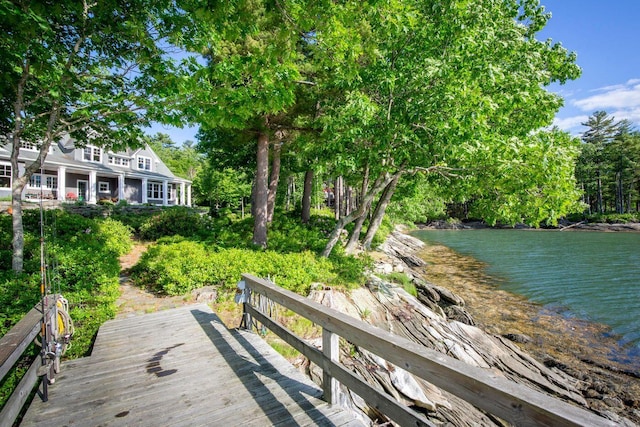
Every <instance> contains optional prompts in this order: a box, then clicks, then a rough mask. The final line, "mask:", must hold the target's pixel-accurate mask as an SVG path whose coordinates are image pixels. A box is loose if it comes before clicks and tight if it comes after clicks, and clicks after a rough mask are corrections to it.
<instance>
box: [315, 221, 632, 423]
mask: <svg viewBox="0 0 640 427" xmlns="http://www.w3.org/2000/svg"><path fill="white" fill-rule="evenodd" d="M423 246H424V243H423V242H422V241H420V240H418V239H416V238H413V237H411V236H408V235H406V234H403V233H402V232H400V231H395V232H393V233H392V234H391V235H390V236H389V237H388V238H387V240H386V241H385V243H384V244H383V245H382V246H381V247H380V248H379V250H380V253H376V254H375V259H376V262H375V268H374V271H373V272H372V273H371V275H370V277H369V280H368V283H367V286H366V287H363V288H360V289H357V290H355V291H353V292H351V293H350V294H348V295H347V294H344V293H342V292H338V291H334V290H332V289H327V288H324V289H317V290H313V291H312V292H311V295H310V298H312V299H313V300H315V301H317V302H319V303H321V304H323V305H326V306H328V307H331V308H334V309H336V310H339V311H341V312H344V313H347V314H349V315H351V316H353V317H356V318H359V319H362V320H364V321H367V322H369V323H370V324H372V325H375V326H377V327H380V328H382V329H385V330H387V331H390V332H392V333H395V334H397V335H401V336H403V337H405V338H408V339H410V340H413V341H415V342H418V343H421V344H423V345H424V346H426V347H428V348H431V349H434V350H437V351H439V352H442V353H443V354H447V355H449V356H452V357H454V358H456V359H458V360H461V361H464V362H466V363H468V364H470V365H473V366H477V367H481V368H485V369H490V370H492V371H493V372H500V373H501V375H503V376H504V377H506V378H508V379H510V380H512V381H515V382H518V383H520V384H524V385H527V386H528V387H531V388H533V389H535V390H538V391H540V392H543V393H546V394H549V395H551V396H554V397H557V398H558V399H562V400H564V401H567V402H570V403H572V404H574V405H577V406H581V407H583V408H585V409H587V410H591V411H593V412H595V413H597V414H598V415H600V416H602V417H604V418H607V419H610V420H613V421H615V422H616V423H618V424H620V425H621V426H636V425H637V424H635V423H634V422H633V421H631V420H630V419H628V418H625V417H624V416H623V415H621V412H622V411H620V405H621V402H620V401H619V399H616V398H611V399H610V400H611V402H610V403H611V404H610V405H607V402H604V400H602V401H601V402H604V404H605V405H604V406H601V407H599V408H591V407H589V404H588V401H587V399H585V397H584V396H583V392H582V391H581V390H582V389H583V388H584V387H581V383H582V382H583V381H582V380H579V379H577V378H575V377H573V376H571V375H569V374H567V373H566V372H564V371H563V370H562V369H559V368H558V367H556V366H547V365H545V364H543V363H541V362H539V361H537V360H535V359H534V358H533V357H532V356H530V355H529V354H527V353H526V352H524V351H523V350H521V349H520V348H519V347H518V346H517V345H516V344H515V343H514V342H517V341H518V340H526V339H527V338H528V337H526V336H517V337H516V336H513V337H509V336H507V337H503V336H497V335H492V334H488V333H486V332H484V331H483V330H481V329H479V328H478V327H476V326H474V321H473V318H472V317H471V316H470V315H469V313H468V312H467V311H466V310H465V302H464V299H463V298H461V297H460V296H458V295H455V294H453V293H452V292H450V291H448V290H447V289H444V288H442V287H439V286H435V285H433V284H430V283H429V282H428V281H427V280H425V278H424V277H422V275H421V274H420V273H419V272H418V270H417V268H420V267H424V266H425V261H423V260H422V259H421V258H419V257H418V256H417V255H416V254H417V253H418V252H419V251H420V250H421V249H422V248H423ZM392 272H403V273H404V274H406V275H407V276H409V277H410V278H411V280H412V282H413V284H414V285H415V287H416V290H417V294H418V296H417V297H414V296H412V295H410V294H409V293H407V291H405V289H404V288H402V287H400V286H398V285H395V284H392V283H389V282H388V281H385V280H384V279H382V277H384V275H386V274H390V273H392ZM317 345H318V346H321V343H318V344H317ZM340 357H341V360H342V361H343V363H345V364H346V365H347V366H350V367H351V369H352V370H353V371H355V372H357V373H358V374H359V375H361V376H362V377H363V378H365V379H366V380H367V381H368V382H369V383H371V384H373V385H375V386H377V387H379V388H380V389H381V390H385V391H387V392H388V393H390V394H391V395H393V396H394V397H395V398H396V399H397V400H398V401H401V402H404V403H405V404H407V405H409V406H411V407H413V408H414V409H416V410H418V411H421V412H422V413H424V414H425V416H426V417H427V419H428V420H429V421H430V422H432V423H434V424H435V425H454V426H478V425H484V426H491V425H500V426H503V425H506V424H505V422H504V421H503V420H499V419H497V418H496V417H493V416H491V415H489V414H486V413H485V412H483V411H480V410H479V409H477V408H475V407H473V406H472V405H470V404H469V403H467V402H465V401H463V400H461V399H460V398H458V397H456V396H454V395H452V394H450V393H448V392H446V391H444V390H442V389H440V388H438V387H436V386H435V385H433V384H431V383H429V382H428V381H425V380H423V379H420V378H417V377H414V376H413V375H411V374H410V373H408V372H406V371H404V370H403V369H401V368H399V367H397V366H393V365H391V364H390V363H388V362H387V361H385V360H383V359H381V358H380V357H378V356H376V355H374V354H371V353H369V352H367V351H366V350H364V349H355V351H354V349H351V351H349V352H347V351H346V350H344V349H343V351H342V354H341V356H340ZM306 368H307V370H308V373H309V374H310V375H311V377H312V378H314V380H316V381H321V378H322V373H321V371H320V370H319V368H317V367H315V366H313V365H312V366H308V365H307V366H306ZM341 404H342V405H343V406H347V407H349V408H351V409H352V410H353V411H354V412H355V413H358V414H359V415H360V417H361V419H363V420H367V421H370V422H371V423H372V424H373V425H387V424H385V423H389V420H388V419H387V418H386V417H385V416H384V415H382V414H380V413H379V412H378V411H377V410H375V409H374V408H372V407H369V406H368V405H367V403H366V402H364V401H363V400H362V399H361V398H359V397H358V396H357V395H355V394H353V393H350V392H349V391H347V390H343V393H342V394H341ZM622 405H623V404H622ZM639 415H640V414H639Z"/></svg>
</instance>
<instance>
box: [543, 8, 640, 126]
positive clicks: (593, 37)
mask: <svg viewBox="0 0 640 427" xmlns="http://www.w3.org/2000/svg"><path fill="white" fill-rule="evenodd" d="M540 3H541V4H543V5H544V6H545V9H546V10H547V11H548V12H551V19H550V20H549V22H548V23H547V25H546V27H545V28H544V29H543V30H542V31H541V32H540V33H539V36H538V39H540V40H546V39H547V38H550V39H551V40H552V41H554V42H560V43H562V45H563V46H564V47H565V48H566V49H568V50H570V51H573V52H576V54H577V55H578V59H577V61H576V62H577V64H578V65H579V66H580V67H581V68H582V76H581V77H580V78H578V79H577V80H574V81H569V82H567V83H566V84H564V85H562V86H560V85H553V86H551V87H550V89H551V90H552V91H553V92H556V93H558V94H560V95H561V96H562V97H563V98H564V100H565V104H564V107H563V108H562V109H560V111H559V112H558V114H557V115H556V119H555V121H554V124H555V125H557V126H558V127H560V128H561V129H564V130H566V131H568V132H570V133H572V134H573V135H580V133H581V132H584V131H585V130H586V128H585V127H584V126H582V125H581V123H583V122H585V121H586V120H587V119H588V117H589V116H590V115H592V114H593V113H594V112H595V111H599V110H600V111H606V112H607V113H608V114H609V115H610V116H613V117H615V119H616V120H622V119H628V120H630V121H631V122H632V123H633V124H634V125H635V128H636V129H638V128H640V24H639V23H638V19H640V0H611V1H608V2H604V1H602V0H541V1H540Z"/></svg>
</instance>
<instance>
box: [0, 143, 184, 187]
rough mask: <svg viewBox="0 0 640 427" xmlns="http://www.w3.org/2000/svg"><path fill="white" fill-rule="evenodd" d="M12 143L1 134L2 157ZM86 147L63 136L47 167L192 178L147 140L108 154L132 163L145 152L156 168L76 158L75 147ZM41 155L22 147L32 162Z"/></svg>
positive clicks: (23, 154) (7, 156)
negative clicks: (177, 169) (179, 172)
mask: <svg viewBox="0 0 640 427" xmlns="http://www.w3.org/2000/svg"><path fill="white" fill-rule="evenodd" d="M3 142H4V143H3ZM11 147H12V143H11V142H9V140H8V139H7V138H6V137H3V138H0V160H5V159H6V160H9V159H10V158H11ZM81 149H82V148H76V147H75V145H74V141H73V139H71V138H68V137H67V138H63V139H62V140H60V141H58V142H57V143H54V144H52V145H51V149H50V150H49V153H48V154H47V157H46V158H45V162H44V166H45V168H46V167H53V166H56V167H59V166H64V167H66V168H67V169H69V170H77V171H78V172H89V171H91V170H95V171H96V172H97V173H98V174H103V175H121V174H124V175H125V177H135V178H147V179H156V180H163V179H170V180H171V181H174V182H185V183H190V182H191V181H190V180H187V179H184V178H179V177H177V176H175V175H174V174H173V172H171V170H170V169H169V168H168V167H167V165H165V164H164V162H163V161H162V160H161V159H160V158H159V157H158V156H157V155H156V154H155V152H154V151H153V150H152V149H151V147H149V146H148V145H147V144H145V147H143V148H140V149H136V150H133V149H129V148H128V149H126V150H125V151H119V152H110V151H107V150H104V156H108V155H109V154H115V155H119V156H123V157H127V158H130V159H131V162H132V164H134V163H133V162H135V161H136V155H137V154H139V155H141V156H145V157H148V158H151V159H152V161H153V162H154V165H153V171H145V170H139V169H135V168H131V167H119V166H116V165H113V166H112V165H109V164H106V163H105V162H102V163H97V162H87V161H82V160H76V159H75V151H76V150H81ZM37 157H38V152H37V151H35V150H29V149H21V150H20V160H21V161H25V162H29V161H34V160H36V158H37Z"/></svg>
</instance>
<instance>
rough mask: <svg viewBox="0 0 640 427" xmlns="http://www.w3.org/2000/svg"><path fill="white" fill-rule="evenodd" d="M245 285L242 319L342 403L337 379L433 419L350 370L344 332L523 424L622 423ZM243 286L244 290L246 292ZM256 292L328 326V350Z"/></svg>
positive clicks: (297, 299) (368, 396)
mask: <svg viewBox="0 0 640 427" xmlns="http://www.w3.org/2000/svg"><path fill="white" fill-rule="evenodd" d="M238 287H239V289H241V290H242V289H244V290H243V291H242V292H243V293H242V294H241V295H240V298H238V301H239V302H243V305H244V314H243V321H242V323H243V324H244V325H245V326H251V324H252V320H251V318H253V319H254V320H256V321H258V322H260V323H261V324H263V325H264V326H266V327H267V328H268V329H270V330H271V331H273V332H274V333H275V334H276V335H278V336H279V337H280V338H282V339H283V340H284V341H285V342H286V343H288V344H289V345H291V346H292V347H293V348H295V349H296V350H297V351H299V352H300V353H302V354H303V355H304V356H305V357H307V358H308V359H309V360H311V361H312V362H313V363H315V364H316V365H318V366H319V367H320V368H322V370H323V389H324V396H325V399H326V400H327V401H328V402H330V403H332V404H334V403H336V401H337V393H338V382H340V383H342V384H343V385H344V386H345V387H347V388H348V389H350V390H352V391H353V392H354V393H356V394H358V395H359V396H360V397H362V398H363V399H364V400H365V401H366V402H367V404H369V405H370V406H372V407H374V408H376V409H378V410H379V411H380V412H382V413H383V414H385V415H386V416H388V417H389V418H390V419H392V420H393V421H395V422H397V423H399V424H400V425H402V426H408V425H416V426H423V425H426V426H430V425H432V424H431V423H430V422H429V421H428V420H427V419H426V418H425V417H424V416H423V415H421V414H419V413H417V412H415V411H413V410H412V409H410V408H408V407H407V406H405V405H403V404H401V403H399V402H398V401H396V400H395V399H394V398H392V397H391V396H390V395H388V394H386V393H384V392H381V391H379V390H377V389H375V388H373V387H372V386H370V385H369V384H367V383H366V382H364V381H363V380H362V379H360V378H359V377H357V376H356V375H354V374H353V373H351V372H350V371H349V370H347V369H346V368H345V367H344V366H343V365H341V364H340V361H339V351H338V338H339V337H343V338H344V339H345V340H347V341H348V342H350V343H351V344H354V345H357V346H359V347H362V348H365V349H367V350H369V351H371V352H372V353H374V354H376V355H378V356H380V357H382V358H383V359H385V360H387V361H388V362H391V363H393V364H395V365H397V366H399V367H401V368H403V369H405V370H407V371H409V372H411V373H412V374H414V375H416V376H417V377H420V378H423V379H425V380H427V381H429V382H430V383H432V384H434V385H436V386H438V387H440V388H442V389H443V390H446V391H448V392H450V393H452V394H454V395H456V396H458V397H460V398H462V399H464V400H465V401H467V402H469V403H470V404H472V405H473V406H475V407H477V408H480V409H482V410H485V411H487V412H489V413H491V414H493V415H495V416H497V417H499V418H501V419H503V420H506V421H508V422H510V423H512V424H514V425H518V426H539V425H547V426H557V425H562V426H594V427H595V426H615V425H616V423H614V422H613V421H609V420H607V419H604V418H602V417H599V416H597V415H596V414H594V413H591V412H588V411H587V410H585V409H582V408H579V407H577V406H573V405H571V404H569V403H566V402H564V401H562V400H559V399H556V398H553V397H551V396H549V395H546V394H544V393H541V392H538V391H536V390H533V389H530V388H529V387H526V386H524V385H521V384H517V383H515V382H512V381H509V380H507V379H505V378H503V377H500V376H497V375H494V374H492V373H491V371H489V370H486V369H482V368H478V367H475V366H470V365H467V364H465V363H463V362H461V361H459V360H457V359H454V358H452V357H449V356H446V355H444V354H442V353H439V352H437V351H435V350H432V349H429V348H426V347H424V346H422V345H420V344H417V343H415V342H413V341H410V340H408V339H406V338H403V337H400V336H397V335H393V334H391V333H389V332H387V331H385V330H382V329H380V328H376V327H374V326H371V325H369V324H368V323H365V322H362V321H360V320H358V319H355V318H353V317H351V316H348V315H346V314H344V313H341V312H339V311H336V310H334V309H331V308H328V307H325V306H323V305H321V304H318V303H316V302H314V301H311V300H308V299H307V298H304V297H302V296H300V295H298V294H295V293H293V292H290V291H287V290H285V289H282V288H280V287H278V286H276V285H274V284H273V283H271V282H269V281H267V280H264V279H261V278H258V277H254V276H252V275H249V274H243V275H242V281H241V282H240V283H239V286H238ZM239 292H240V291H239ZM256 294H259V295H264V296H265V297H266V298H268V299H269V300H271V301H273V302H275V303H277V304H279V305H281V306H284V307H286V308H288V309H290V310H292V311H294V312H295V313H297V314H299V315H301V316H303V317H305V318H307V319H309V320H311V321H312V322H313V323H315V324H316V325H319V326H321V327H322V343H323V347H322V351H320V350H318V349H317V348H315V347H312V346H310V345H309V344H307V343H306V342H305V341H304V340H303V339H301V338H299V337H297V336H296V335H295V334H293V333H292V332H290V331H289V330H287V329H286V328H284V327H283V326H281V325H280V324H278V323H276V322H275V321H274V320H273V319H271V318H270V317H269V316H268V315H267V314H266V313H265V312H263V311H260V310H259V309H258V308H257V307H256V306H255V305H253V304H252V301H253V300H255V299H256V298H255V296H256Z"/></svg>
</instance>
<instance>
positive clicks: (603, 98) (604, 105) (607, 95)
mask: <svg viewBox="0 0 640 427" xmlns="http://www.w3.org/2000/svg"><path fill="white" fill-rule="evenodd" d="M595 91H596V92H600V93H598V94H597V95H593V96H589V97H587V98H583V99H578V100H574V101H572V104H573V105H574V106H576V107H578V108H579V109H580V110H582V111H587V112H589V113H592V112H594V111H597V110H603V111H607V110H611V109H617V110H618V111H619V112H622V113H623V114H622V115H626V114H624V112H625V111H627V110H634V109H637V108H640V79H631V80H629V81H627V82H626V83H624V84H619V85H612V86H605V87H602V88H599V89H596V90H595ZM607 112H609V111H607ZM616 118H618V119H620V118H623V117H620V116H618V115H616Z"/></svg>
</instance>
